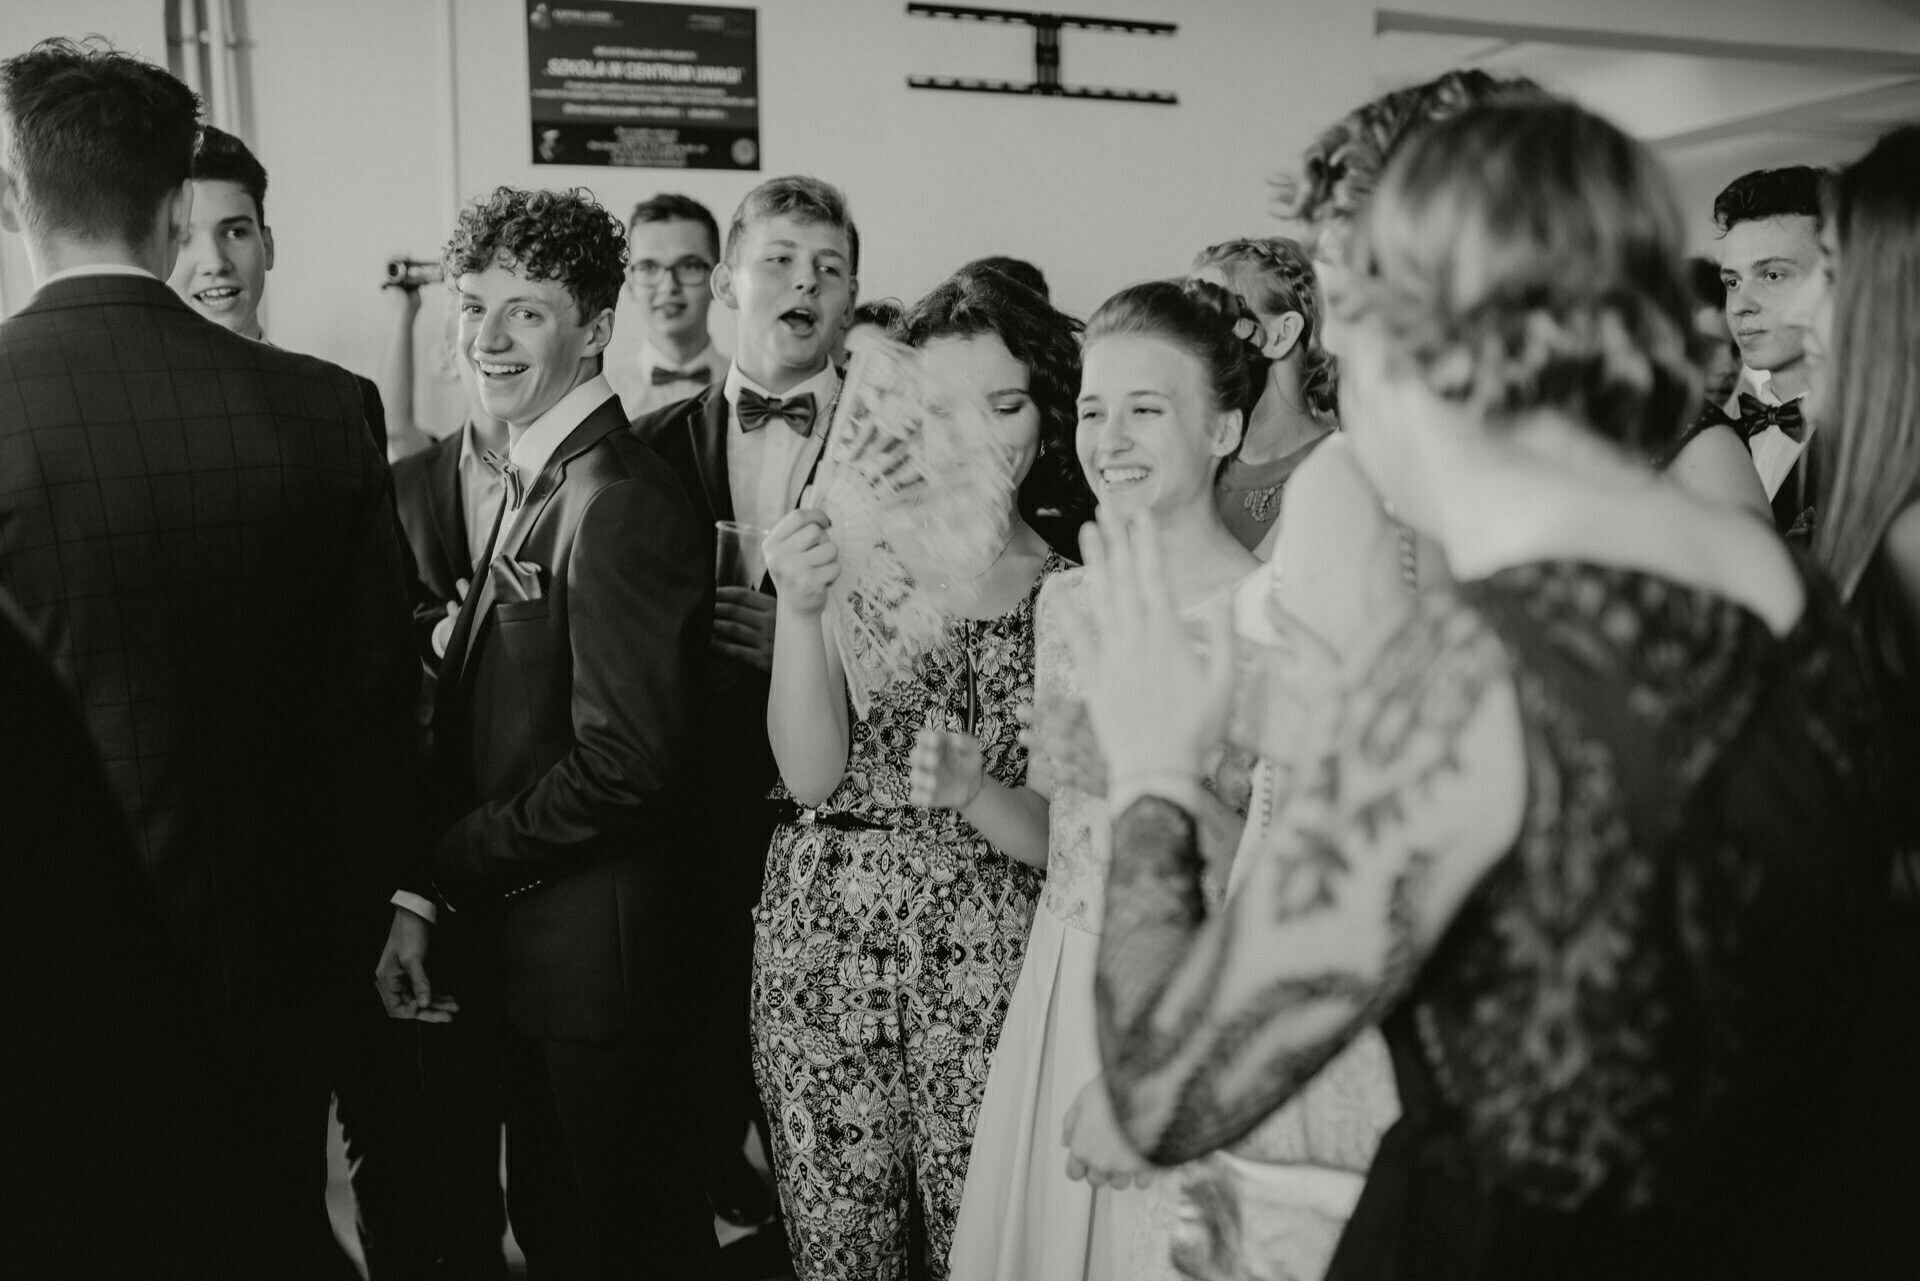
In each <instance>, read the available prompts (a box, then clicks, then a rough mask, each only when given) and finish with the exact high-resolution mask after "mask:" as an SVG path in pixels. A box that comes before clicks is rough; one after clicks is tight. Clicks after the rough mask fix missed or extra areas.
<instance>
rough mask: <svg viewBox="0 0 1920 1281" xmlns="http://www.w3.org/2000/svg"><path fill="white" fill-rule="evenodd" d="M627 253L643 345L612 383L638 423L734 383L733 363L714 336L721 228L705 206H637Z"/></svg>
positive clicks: (669, 198)
mask: <svg viewBox="0 0 1920 1281" xmlns="http://www.w3.org/2000/svg"><path fill="white" fill-rule="evenodd" d="M627 246H628V250H629V255H630V257H631V258H632V261H631V262H630V263H629V264H628V265H627V301H628V302H630V303H632V304H633V306H634V307H635V308H636V309H638V312H639V315H640V341H639V343H638V344H636V345H634V346H632V347H629V348H628V352H629V354H627V355H625V356H624V357H616V358H615V359H611V360H609V361H608V364H607V381H609V382H611V383H612V384H613V389H614V390H615V391H617V392H619V393H620V403H621V405H623V406H624V407H625V408H626V411H627V417H628V418H639V417H641V416H642V415H644V414H650V413H652V412H653V411H654V410H656V409H663V408H665V407H666V406H668V405H671V404H674V403H675V402H676V401H682V400H685V399H686V398H687V397H689V396H697V395H699V394H700V393H701V392H703V391H705V390H706V389H707V388H708V387H709V386H711V385H713V384H714V383H717V382H719V381H720V380H721V379H722V378H725V377H726V376H727V358H726V357H725V356H723V355H722V354H721V353H720V349H719V348H718V347H716V346H715V345H714V342H713V336H712V335H711V334H709V333H708V332H707V310H708V308H710V307H711V306H712V305H713V294H712V293H711V292H710V288H709V286H710V283H711V280H712V277H713V269H714V266H715V264H717V263H718V262H719V261H720V227H719V224H717V223H716V222H714V220H713V215H712V214H711V213H709V212H707V207H706V206H705V205H703V204H701V203H700V202H699V201H698V200H695V199H693V198H692V197H691V196H676V195H673V194H672V193H663V194H661V195H658V196H655V197H653V199H651V200H643V201H641V202H640V203H639V204H637V205H635V206H634V208H633V216H632V217H631V218H629V219H628V220H627Z"/></svg>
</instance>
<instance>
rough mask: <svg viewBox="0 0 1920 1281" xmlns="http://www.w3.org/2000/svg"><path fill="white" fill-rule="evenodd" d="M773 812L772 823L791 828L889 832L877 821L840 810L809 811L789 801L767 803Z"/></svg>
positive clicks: (888, 824)
mask: <svg viewBox="0 0 1920 1281" xmlns="http://www.w3.org/2000/svg"><path fill="white" fill-rule="evenodd" d="M769 807H770V808H771V809H772V811H773V821H774V822H776V823H780V824H783V825H786V826H792V827H830V828H833V829H834V830H835V831H839V832H891V831H893V830H894V826H893V824H891V823H882V822H880V821H878V820H877V819H871V818H862V817H861V816H860V815H858V814H848V813H845V812H843V811H840V810H819V809H810V808H808V807H806V806H803V805H800V804H799V803H797V802H795V801H791V800H776V801H771V802H769Z"/></svg>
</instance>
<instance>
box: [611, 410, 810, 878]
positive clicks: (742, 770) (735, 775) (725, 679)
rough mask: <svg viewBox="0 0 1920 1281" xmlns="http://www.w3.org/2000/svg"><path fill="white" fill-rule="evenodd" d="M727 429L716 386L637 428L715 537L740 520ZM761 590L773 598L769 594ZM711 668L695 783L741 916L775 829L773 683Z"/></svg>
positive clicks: (735, 667)
mask: <svg viewBox="0 0 1920 1281" xmlns="http://www.w3.org/2000/svg"><path fill="white" fill-rule="evenodd" d="M727 425H728V424H727V400H726V396H725V395H723V394H722V390H721V388H720V387H719V386H717V385H716V386H713V387H709V388H707V389H706V390H705V391H703V392H701V393H700V394H699V395H697V396H693V397H691V398H690V399H687V400H682V401H679V402H677V403H675V404H672V405H668V406H666V407H665V408H663V409H657V410H655V411H654V412H653V413H651V414H643V415H642V416H640V417H639V418H636V419H635V420H634V422H633V433H634V435H636V436H638V437H639V438H640V439H641V440H643V441H646V442H647V443H648V444H649V445H651V446H653V448H654V450H655V451H656V452H658V453H659V455H660V456H661V457H662V458H664V459H665V460H666V462H667V465H668V466H669V467H671V468H672V469H673V472H674V475H675V476H677V477H678V478H679V480H680V484H681V486H682V487H683V488H684V489H685V490H686V492H687V495H688V497H689V498H691V499H692V500H693V504H694V507H695V509H696V510H697V511H698V512H699V514H700V518H701V520H702V521H704V522H705V524H706V526H707V528H709V529H711V528H713V524H714V522H715V521H722V520H732V519H733V518H734V514H733V490H732V488H731V487H730V484H729V481H728V478H727ZM761 590H763V591H768V592H771V591H772V590H773V588H772V584H771V583H770V582H768V583H765V584H763V585H762V588H761ZM709 662H710V665H711V670H712V680H711V685H710V693H709V707H708V714H707V715H706V716H704V717H703V718H702V719H701V723H700V728H701V734H700V746H699V760H700V764H699V767H698V769H697V770H696V771H695V774H694V780H693V781H694V786H695V788H696V793H697V796H698V799H699V807H700V810H701V812H702V814H703V816H704V823H705V831H706V835H707V844H708V845H709V846H710V847H711V848H712V849H713V850H714V851H715V852H716V853H717V854H719V856H720V858H721V861H722V867H721V868H720V869H719V874H720V877H721V885H722V889H723V892H724V893H725V894H726V895H727V897H728V900H729V903H730V904H731V905H732V906H733V907H736V908H739V909H741V910H745V909H747V908H751V906H752V905H753V903H754V902H755V900H757V899H758V898H759V896H760V881H761V876H762V873H763V871H764V868H765V863H766V852H767V842H768V840H769V839H770V838H771V836H772V834H773V827H774V824H773V820H772V818H771V817H770V815H769V811H768V809H767V804H766V795H767V792H768V791H769V790H770V789H771V788H772V786H773V783H774V780H775V778H776V777H777V776H778V768H777V766H776V765H775V763H774V759H773V747H772V745H771V744H770V743H769V742H768V740H767V697H768V694H769V692H770V690H771V682H770V679H769V677H768V674H767V673H765V672H762V671H760V670H759V669H758V668H756V667H753V666H751V665H749V664H746V663H742V662H739V661H738V660H735V659H730V658H722V657H720V656H718V655H714V656H712V657H711V658H710V660H709Z"/></svg>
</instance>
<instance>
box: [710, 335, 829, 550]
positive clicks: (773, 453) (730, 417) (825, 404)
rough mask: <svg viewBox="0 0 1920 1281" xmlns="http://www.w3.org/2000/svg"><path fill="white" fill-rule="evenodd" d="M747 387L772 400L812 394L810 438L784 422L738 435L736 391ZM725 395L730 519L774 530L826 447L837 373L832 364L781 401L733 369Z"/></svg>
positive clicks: (794, 503) (738, 405)
mask: <svg viewBox="0 0 1920 1281" xmlns="http://www.w3.org/2000/svg"><path fill="white" fill-rule="evenodd" d="M743 387H744V388H750V389H751V390H752V391H754V392H755V393H756V394H758V395H762V396H767V397H770V398H772V399H774V400H791V399H792V398H793V397H795V396H802V395H805V394H806V393H808V392H812V393H813V434H812V435H810V436H802V435H801V434H800V433H799V432H797V431H794V430H793V429H792V428H791V427H788V426H787V425H786V424H785V423H784V422H769V423H768V424H767V425H766V426H765V427H762V428H761V429H760V430H759V431H753V432H746V431H741V430H740V414H739V407H740V390H741V389H742V388H743ZM723 394H724V395H725V396H726V398H727V488H728V489H729V490H730V491H731V493H732V495H733V518H734V519H735V520H737V521H741V522H743V523H745V524H748V525H758V526H759V527H760V528H761V529H772V528H773V527H774V526H775V525H776V524H778V523H779V522H780V518H781V517H782V516H785V515H786V514H787V513H788V512H790V511H792V510H793V509H794V507H795V505H796V504H798V503H799V501H800V491H801V490H802V489H803V488H804V487H805V486H806V483H807V473H808V472H810V471H812V470H813V462H814V459H816V458H818V457H819V456H820V447H821V446H822V445H823V444H824V443H825V442H826V439H827V427H828V425H829V424H830V423H831V422H832V417H833V406H834V402H835V401H836V400H837V399H839V396H840V373H839V371H838V370H836V369H835V368H834V367H833V365H832V364H831V363H829V364H828V365H827V367H826V368H825V369H822V370H821V371H820V372H819V373H817V374H815V375H814V376H813V377H811V378H809V379H807V380H806V381H805V382H803V383H801V384H800V385H799V386H797V387H794V388H792V389H790V390H789V391H788V392H787V393H786V394H785V395H783V396H774V395H773V393H772V392H770V391H768V390H767V389H766V388H764V387H762V386H761V385H760V384H759V383H756V382H755V381H753V379H751V378H749V377H747V376H746V375H745V374H743V373H741V372H740V366H738V365H735V366H733V368H732V369H730V370H728V371H727V381H726V386H725V388H724V389H723Z"/></svg>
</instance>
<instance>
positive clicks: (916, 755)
mask: <svg viewBox="0 0 1920 1281" xmlns="http://www.w3.org/2000/svg"><path fill="white" fill-rule="evenodd" d="M910 763H911V773H910V775H909V780H908V794H907V796H908V799H909V800H911V801H912V802H913V803H914V804H915V805H918V806H920V807H922V808H923V809H932V810H958V809H965V808H966V807H967V806H968V805H971V804H972V803H973V800H974V798H975V797H977V796H979V795H980V792H981V790H982V789H983V788H985V787H986V785H987V761H986V757H985V756H984V755H983V754H982V753H981V751H980V740H979V739H977V738H975V737H974V736H973V735H971V734H962V733H960V732H959V731H957V730H946V729H936V728H934V727H933V726H931V725H929V726H928V727H927V728H925V729H923V730H921V731H920V733H919V736H918V737H916V738H915V739H914V742H913V756H912V758H911V762H910Z"/></svg>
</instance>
